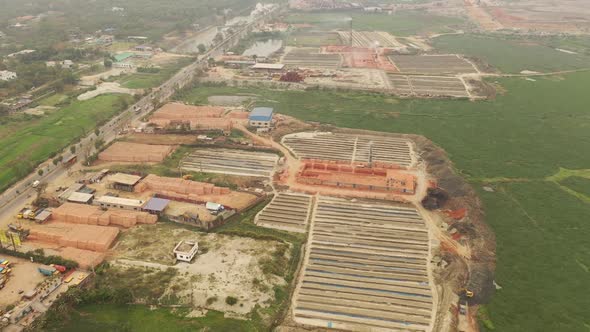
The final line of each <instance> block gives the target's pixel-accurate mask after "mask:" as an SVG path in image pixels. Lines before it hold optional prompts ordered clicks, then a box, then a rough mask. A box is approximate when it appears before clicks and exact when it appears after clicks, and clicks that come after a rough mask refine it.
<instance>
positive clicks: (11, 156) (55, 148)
mask: <svg viewBox="0 0 590 332" xmlns="http://www.w3.org/2000/svg"><path fill="white" fill-rule="evenodd" d="M131 100H132V99H131V97H130V96H127V95H103V96H99V97H96V98H93V99H91V100H87V101H78V100H73V101H71V102H70V103H68V104H67V106H64V107H62V108H60V109H58V110H55V111H52V112H50V113H48V114H46V115H44V116H40V117H36V116H30V115H26V114H19V115H16V116H11V117H9V118H8V119H4V122H0V192H1V191H3V190H4V189H6V188H7V187H9V186H10V185H11V184H13V183H15V182H16V181H18V180H20V179H21V178H23V177H25V176H26V175H28V174H29V173H31V172H32V171H33V169H34V168H35V167H36V166H37V165H38V164H39V163H41V162H43V161H45V160H47V159H49V158H53V157H54V156H55V155H56V154H57V153H58V152H59V151H61V150H62V149H63V148H65V147H66V146H68V145H69V144H71V143H73V142H75V141H76V140H78V139H79V138H80V137H82V136H84V135H86V134H88V133H90V132H92V130H94V128H95V127H96V126H97V125H100V124H103V123H105V122H106V121H107V120H108V119H110V118H111V117H113V116H114V115H115V114H117V113H119V112H121V111H122V110H124V109H125V108H126V107H127V105H129V103H130V102H131Z"/></svg>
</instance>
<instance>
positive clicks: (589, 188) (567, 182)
mask: <svg viewBox="0 0 590 332" xmlns="http://www.w3.org/2000/svg"><path fill="white" fill-rule="evenodd" d="M559 184H561V185H562V186H565V187H567V188H569V189H570V190H573V191H575V192H576V193H578V194H582V195H584V196H586V197H587V198H588V200H590V177H586V178H584V177H581V176H571V177H568V178H566V179H564V180H562V181H560V182H559Z"/></svg>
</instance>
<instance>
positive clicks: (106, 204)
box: [94, 196, 145, 211]
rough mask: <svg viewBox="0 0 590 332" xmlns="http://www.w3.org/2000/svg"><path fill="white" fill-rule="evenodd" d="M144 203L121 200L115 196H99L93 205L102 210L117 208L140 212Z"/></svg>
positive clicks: (137, 200) (127, 199) (129, 199)
mask: <svg viewBox="0 0 590 332" xmlns="http://www.w3.org/2000/svg"><path fill="white" fill-rule="evenodd" d="M144 204H145V202H144V201H142V200H139V199H131V198H122V197H115V196H101V197H99V198H97V199H95V200H94V205H98V206H100V207H102V208H118V209H123V210H133V211H141V208H142V206H143V205H144Z"/></svg>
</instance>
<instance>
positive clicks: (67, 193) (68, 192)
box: [58, 183, 85, 202]
mask: <svg viewBox="0 0 590 332" xmlns="http://www.w3.org/2000/svg"><path fill="white" fill-rule="evenodd" d="M84 186H85V185H84V184H83V183H74V184H73V185H71V186H69V187H68V189H66V190H64V192H62V193H61V194H60V195H59V196H58V199H59V200H60V201H62V202H65V201H67V200H68V198H70V196H71V195H72V194H73V193H75V192H77V191H79V190H81V189H82V188H84Z"/></svg>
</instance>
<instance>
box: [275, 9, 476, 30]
mask: <svg viewBox="0 0 590 332" xmlns="http://www.w3.org/2000/svg"><path fill="white" fill-rule="evenodd" d="M351 17H352V19H353V28H354V29H355V30H358V31H364V30H368V31H373V30H381V31H387V32H389V33H391V34H394V35H398V36H410V35H416V34H421V33H424V34H426V33H435V32H449V31H453V29H454V28H456V27H462V26H463V25H464V24H465V21H464V20H463V19H460V18H453V17H447V16H437V15H434V14H429V13H425V12H420V11H403V12H397V13H394V14H392V15H388V14H386V13H363V12H359V11H350V12H349V11H343V12H334V13H322V12H311V13H307V12H306V13H294V14H291V15H289V16H287V18H286V19H285V22H287V23H292V24H296V23H299V24H303V23H305V24H311V25H314V27H316V28H322V29H349V28H350V18H351Z"/></svg>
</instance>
